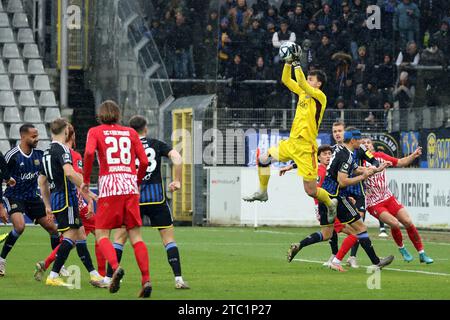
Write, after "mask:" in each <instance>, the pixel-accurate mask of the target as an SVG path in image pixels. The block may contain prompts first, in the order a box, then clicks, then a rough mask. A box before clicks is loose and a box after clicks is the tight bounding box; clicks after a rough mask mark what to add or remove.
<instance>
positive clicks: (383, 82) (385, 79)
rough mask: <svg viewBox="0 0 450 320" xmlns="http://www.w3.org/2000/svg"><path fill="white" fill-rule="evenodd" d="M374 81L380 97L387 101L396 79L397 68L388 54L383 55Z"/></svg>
mask: <svg viewBox="0 0 450 320" xmlns="http://www.w3.org/2000/svg"><path fill="white" fill-rule="evenodd" d="M375 79H376V82H377V84H378V88H379V90H380V91H381V94H382V96H383V97H384V99H387V97H389V96H390V95H391V94H392V91H393V90H394V86H395V81H396V79H397V68H396V66H395V65H394V63H393V62H392V58H391V55H390V54H389V53H385V54H384V58H383V63H382V64H380V65H379V66H378V69H377V70H376V72H375Z"/></svg>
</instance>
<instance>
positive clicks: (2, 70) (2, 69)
mask: <svg viewBox="0 0 450 320" xmlns="http://www.w3.org/2000/svg"><path fill="white" fill-rule="evenodd" d="M5 73H6V70H5V65H4V64H3V60H2V59H1V58H0V74H5Z"/></svg>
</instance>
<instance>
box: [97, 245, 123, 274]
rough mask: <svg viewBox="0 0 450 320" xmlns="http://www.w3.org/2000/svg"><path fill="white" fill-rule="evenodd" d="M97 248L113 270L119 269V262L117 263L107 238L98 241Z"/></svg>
mask: <svg viewBox="0 0 450 320" xmlns="http://www.w3.org/2000/svg"><path fill="white" fill-rule="evenodd" d="M98 246H99V248H100V250H101V251H102V253H103V256H104V257H105V259H106V261H108V263H109V264H110V265H111V267H112V268H113V270H116V269H117V268H118V267H119V262H118V261H117V255H116V252H115V251H114V247H113V245H112V243H111V241H110V240H109V239H108V238H102V239H100V241H98Z"/></svg>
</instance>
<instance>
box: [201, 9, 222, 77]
mask: <svg viewBox="0 0 450 320" xmlns="http://www.w3.org/2000/svg"><path fill="white" fill-rule="evenodd" d="M218 19H219V15H218V12H217V10H211V12H210V13H209V18H208V22H207V24H206V30H205V31H204V36H203V48H204V49H203V61H204V75H205V77H206V78H215V77H216V72H217V61H216V58H217V57H216V56H217V48H218V37H217V35H218V32H219V31H218V29H219V28H218Z"/></svg>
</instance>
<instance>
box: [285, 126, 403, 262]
mask: <svg viewBox="0 0 450 320" xmlns="http://www.w3.org/2000/svg"><path fill="white" fill-rule="evenodd" d="M360 144H361V133H360V132H359V131H358V130H352V131H348V130H347V131H346V132H345V134H344V145H343V146H338V147H336V149H335V152H334V154H333V157H332V160H331V162H330V164H329V166H328V170H327V175H326V178H325V181H324V183H323V185H322V187H323V188H324V189H325V190H326V191H327V192H328V193H329V194H330V195H331V196H332V197H333V198H335V199H337V201H338V208H337V217H338V219H339V221H340V222H341V223H342V224H349V225H350V227H351V229H350V230H352V234H350V235H349V236H348V237H347V238H346V239H345V240H344V242H343V243H342V246H341V249H340V250H339V252H341V251H342V250H343V248H344V249H345V250H349V249H350V248H351V247H352V246H353V245H354V244H355V243H356V241H358V240H359V243H360V244H361V246H362V247H363V249H364V250H365V251H366V253H367V255H368V256H369V258H370V260H371V261H372V263H373V264H374V265H376V266H378V267H379V268H382V267H384V266H386V265H388V264H390V263H391V262H392V261H393V259H394V256H389V257H387V258H383V259H380V258H379V257H378V256H377V255H376V253H375V250H374V249H373V247H372V243H371V241H370V238H369V235H368V233H367V227H366V226H365V225H364V223H363V222H362V221H361V216H360V215H359V214H358V212H357V211H356V208H355V206H354V204H352V203H351V201H349V199H348V194H347V193H346V188H347V187H348V186H349V185H354V184H357V183H359V182H360V181H363V180H365V179H367V177H369V176H370V175H373V174H374V173H375V172H378V171H380V170H383V169H384V168H385V166H387V165H388V164H387V163H386V164H384V165H383V166H380V167H379V168H376V167H370V168H363V167H358V165H357V164H356V162H355V161H354V159H353V152H354V150H355V149H357V148H359V146H360ZM354 171H355V173H359V174H360V175H358V176H356V177H353V178H350V176H351V175H352V174H353V173H354ZM319 214H320V216H321V221H322V220H323V223H322V222H321V225H324V224H325V223H328V224H330V225H331V226H332V224H333V223H334V219H333V220H329V219H328V216H327V214H326V213H325V208H323V206H322V207H320V205H319ZM329 229H331V230H332V227H330V228H329ZM330 236H331V232H330ZM348 239H351V240H348ZM323 240H324V234H322V233H321V232H316V233H313V234H311V235H310V236H308V237H307V238H305V239H303V240H302V241H300V243H298V244H297V243H293V244H292V245H291V247H290V248H289V250H288V254H287V258H288V261H289V262H291V261H292V259H293V258H294V257H295V255H296V254H297V253H298V252H299V251H300V250H301V249H302V248H304V247H305V246H308V245H311V244H313V243H316V242H320V241H323ZM347 248H348V249H347ZM339 252H338V253H337V255H336V257H335V258H334V259H333V261H332V263H331V264H330V268H331V269H334V270H338V271H345V270H344V269H343V268H342V266H341V265H340V262H341V260H342V258H340V259H339V257H340V255H339Z"/></svg>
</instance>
